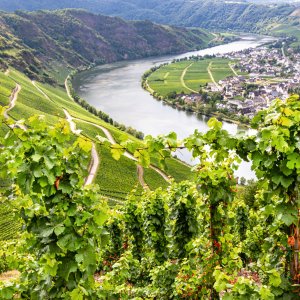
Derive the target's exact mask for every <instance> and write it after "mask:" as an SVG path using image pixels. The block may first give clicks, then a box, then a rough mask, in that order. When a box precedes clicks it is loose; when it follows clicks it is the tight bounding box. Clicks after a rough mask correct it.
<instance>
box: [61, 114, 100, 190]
mask: <svg viewBox="0 0 300 300" xmlns="http://www.w3.org/2000/svg"><path fill="white" fill-rule="evenodd" d="M63 111H64V113H65V115H66V119H67V121H68V123H69V124H70V129H71V131H72V133H74V134H76V135H80V133H81V130H80V129H76V124H75V122H74V121H73V118H72V116H71V115H70V114H69V112H68V111H67V110H66V109H63ZM91 157H92V159H91V162H90V166H89V171H88V172H89V175H88V177H87V178H86V179H85V183H84V185H89V184H91V183H92V182H93V181H94V179H95V177H96V175H97V170H98V167H99V164H100V158H99V155H98V152H97V149H96V145H95V144H94V143H93V144H92V151H91Z"/></svg>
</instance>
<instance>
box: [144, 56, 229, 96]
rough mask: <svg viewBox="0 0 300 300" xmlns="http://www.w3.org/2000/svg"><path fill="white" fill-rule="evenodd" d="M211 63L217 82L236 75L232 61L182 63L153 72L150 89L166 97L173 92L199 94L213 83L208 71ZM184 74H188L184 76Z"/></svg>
mask: <svg viewBox="0 0 300 300" xmlns="http://www.w3.org/2000/svg"><path fill="white" fill-rule="evenodd" d="M210 63H212V64H211V72H212V74H213V77H214V79H215V81H216V82H218V81H219V80H222V79H225V78H226V77H228V76H233V75H234V73H233V72H232V70H231V68H230V66H229V63H232V61H231V60H229V59H221V58H215V59H205V60H200V61H192V60H190V61H181V62H176V63H171V64H169V65H166V66H163V67H161V68H159V69H158V70H157V71H155V72H153V73H152V74H151V75H150V76H149V78H148V84H149V87H150V89H152V90H154V91H155V92H157V93H158V94H159V95H161V96H164V97H165V96H167V95H168V94H169V93H171V92H176V93H181V92H184V93H186V94H190V93H193V92H194V91H196V92H197V91H199V89H200V88H201V87H204V86H205V85H206V84H207V83H210V82H211V78H210V76H209V74H208V70H207V68H208V66H209V64H210ZM184 72H186V73H185V74H184ZM183 75H184V76H183ZM182 77H183V81H184V84H183V83H182Z"/></svg>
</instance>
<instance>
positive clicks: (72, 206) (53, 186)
mask: <svg viewBox="0 0 300 300" xmlns="http://www.w3.org/2000/svg"><path fill="white" fill-rule="evenodd" d="M29 125H30V128H29V129H27V130H26V131H24V130H22V129H19V128H14V129H13V130H11V131H10V133H9V134H8V135H6V136H5V138H3V139H2V140H1V144H2V145H3V146H4V151H2V152H1V154H0V162H1V165H2V168H1V173H0V175H1V177H4V176H5V177H6V178H7V177H9V178H11V180H12V182H13V185H12V186H11V188H10V189H8V190H7V191H6V192H5V194H7V195H10V197H12V196H13V198H16V199H17V201H18V205H19V209H20V211H21V217H22V219H23V221H24V224H25V226H26V231H27V235H26V247H27V251H28V249H29V250H30V251H31V252H32V253H33V260H31V261H29V262H28V263H27V264H26V265H25V266H22V265H21V266H19V268H20V270H21V271H23V272H22V276H21V278H20V285H19V287H18V293H20V294H21V295H22V297H23V298H28V297H29V298H30V299H49V298H50V299H83V298H84V297H88V298H89V299H95V298H96V296H95V291H94V287H95V282H94V277H93V275H94V272H95V270H96V267H97V262H98V261H99V251H100V249H101V247H102V244H103V242H104V235H103V234H104V229H103V225H104V222H105V220H106V218H107V216H106V210H107V208H106V205H105V203H104V202H103V201H101V199H100V198H98V197H97V189H96V188H93V187H86V188H83V183H84V178H85V176H86V171H85V170H86V169H87V166H88V162H89V159H88V152H89V151H90V149H91V145H90V143H87V142H86V141H84V140H83V139H82V138H78V139H77V140H76V141H75V142H74V143H72V142H71V139H70V137H71V136H70V129H69V127H68V125H67V123H66V122H61V123H59V124H57V125H56V127H51V128H48V127H47V125H46V123H44V122H43V121H42V120H41V119H40V118H37V117H32V118H30V120H29ZM63 145H64V146H63ZM12 158H14V159H12ZM5 291H7V290H6V289H4V291H1V293H2V295H3V293H5Z"/></svg>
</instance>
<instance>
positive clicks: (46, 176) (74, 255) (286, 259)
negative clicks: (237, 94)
mask: <svg viewBox="0 0 300 300" xmlns="http://www.w3.org/2000/svg"><path fill="white" fill-rule="evenodd" d="M2 122H3V123H4V124H6V125H7V126H9V127H8V128H9V133H8V134H7V135H6V136H5V137H4V138H2V139H1V140H0V144H1V152H0V163H1V166H2V167H1V172H0V176H1V177H2V178H3V177H5V178H6V180H7V179H9V180H10V185H9V186H8V187H7V189H6V190H5V192H3V193H2V195H1V200H2V201H9V202H10V203H13V204H14V205H15V207H16V208H17V209H18V211H20V212H21V214H20V215H21V217H22V219H23V223H24V229H25V234H24V235H23V238H24V239H19V240H21V241H24V242H23V243H24V245H23V248H20V249H18V259H17V258H16V260H17V263H16V265H17V267H18V269H19V270H20V271H21V277H20V279H19V280H18V281H17V282H16V283H9V284H4V285H3V284H2V286H1V288H0V298H1V299H12V298H13V297H18V296H21V297H22V298H23V299H74V300H75V299H136V300H138V299H139V300H140V299H218V298H220V297H222V299H226V300H229V299H264V300H269V299H299V295H300V290H299V286H300V271H299V269H300V264H299V210H300V201H299V175H300V164H299V161H300V146H299V132H300V102H299V97H298V96H293V97H291V98H289V99H288V100H287V101H286V102H283V101H280V100H276V101H275V102H274V103H273V104H272V105H271V106H270V108H269V109H268V110H265V111H262V112H260V113H259V114H258V115H257V116H256V117H255V118H254V120H253V123H252V127H253V128H254V129H256V130H257V132H256V133H255V134H253V135H249V136H245V135H244V136H232V135H230V134H229V133H228V132H227V131H226V130H224V129H222V124H221V123H220V122H219V121H217V120H216V119H211V120H210V121H209V122H208V125H209V128H210V129H209V131H207V132H206V133H201V132H198V131H197V130H196V131H195V133H194V134H192V135H191V136H190V137H188V138H186V139H185V140H184V141H178V140H177V136H176V134H174V133H171V134H169V135H167V136H160V137H157V138H153V137H150V136H147V138H146V139H145V140H144V142H143V144H142V145H141V143H135V142H133V141H124V142H122V143H121V144H120V145H110V144H109V142H108V141H106V140H104V139H101V140H99V143H100V144H102V145H103V144H105V146H107V145H109V146H110V147H111V151H112V153H113V156H114V157H120V155H122V153H124V151H125V149H128V150H129V151H130V152H132V153H134V155H135V157H136V158H137V160H138V163H139V164H141V165H143V166H148V165H149V163H150V161H151V160H152V159H155V161H156V162H160V163H163V161H164V159H165V158H166V157H170V155H171V152H172V151H175V150H176V149H178V148H182V147H184V148H186V149H188V150H189V151H190V152H191V153H192V155H193V157H195V158H198V159H199V163H198V164H197V165H196V166H195V167H193V171H194V174H195V177H194V179H193V180H190V181H187V182H182V183H172V184H171V185H170V186H169V187H168V188H167V189H166V190H162V189H158V190H157V191H154V192H151V191H145V192H144V193H143V195H142V196H130V197H129V199H128V200H127V201H126V202H125V203H124V205H123V206H120V207H116V208H109V207H108V206H107V205H106V204H105V200H104V199H102V198H101V196H99V195H98V190H97V187H95V186H87V187H83V184H84V178H85V176H86V170H87V167H88V162H89V159H88V156H89V151H90V150H91V143H90V142H89V141H87V140H85V139H83V138H81V137H79V138H77V139H76V140H75V141H74V139H73V138H72V137H71V133H70V129H69V126H68V124H67V122H65V121H64V120H62V121H61V123H60V124H58V125H56V126H55V127H50V128H49V127H48V126H47V125H46V123H44V122H43V121H42V120H40V119H39V118H37V117H33V118H30V120H29V121H28V129H27V130H23V129H21V128H18V127H17V126H14V125H13V122H10V123H8V122H7V121H5V120H4V119H3V118H2ZM241 159H244V160H250V161H251V162H252V168H253V169H254V170H255V171H256V175H257V177H258V183H257V184H252V185H250V186H249V187H247V189H244V190H243V192H242V193H239V190H240V187H237V184H236V180H235V178H234V171H235V170H236V169H237V167H238V164H239V163H240V162H241ZM20 253H24V254H22V255H21V254H20ZM7 255H8V256H9V255H10V253H9V251H7ZM10 256H11V255H10Z"/></svg>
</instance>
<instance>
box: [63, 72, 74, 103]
mask: <svg viewBox="0 0 300 300" xmlns="http://www.w3.org/2000/svg"><path fill="white" fill-rule="evenodd" d="M68 80H69V76H68V77H67V78H66V80H65V88H66V91H67V94H68V96H69V98H70V99H71V100H72V101H74V99H73V97H72V95H71V92H70V89H69V86H68Z"/></svg>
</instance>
